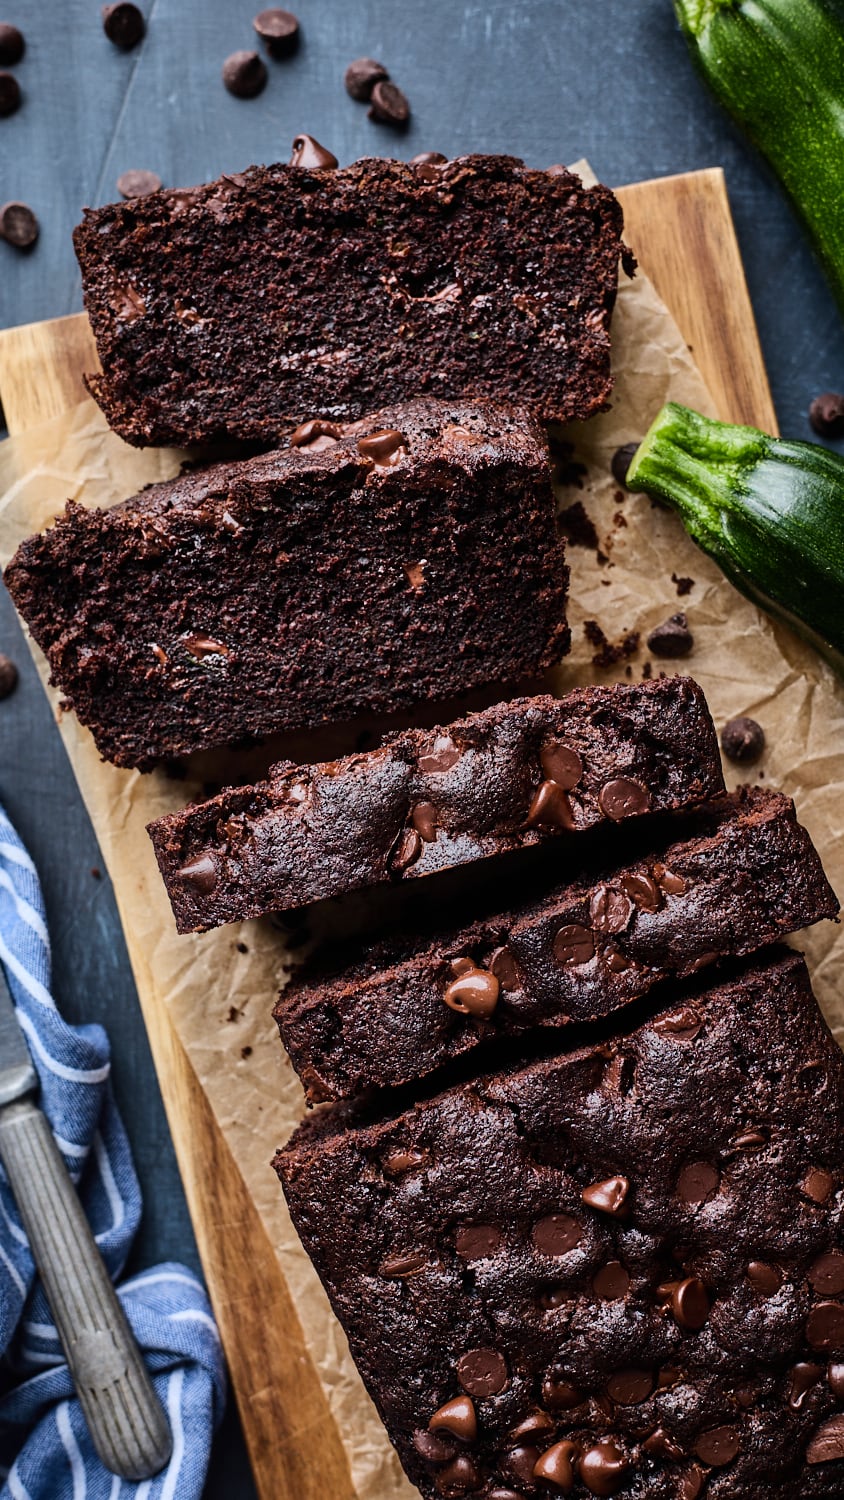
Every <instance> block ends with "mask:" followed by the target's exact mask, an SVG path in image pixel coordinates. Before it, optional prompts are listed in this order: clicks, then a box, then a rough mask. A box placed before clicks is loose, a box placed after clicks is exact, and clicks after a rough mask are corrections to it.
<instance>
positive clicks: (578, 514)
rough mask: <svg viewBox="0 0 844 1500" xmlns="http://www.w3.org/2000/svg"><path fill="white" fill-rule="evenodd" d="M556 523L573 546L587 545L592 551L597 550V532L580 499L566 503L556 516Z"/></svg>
mask: <svg viewBox="0 0 844 1500" xmlns="http://www.w3.org/2000/svg"><path fill="white" fill-rule="evenodd" d="M557 524H558V525H559V528H560V530H561V532H562V533H563V536H564V537H566V539H567V540H568V541H569V542H571V545H572V546H573V547H589V548H591V550H592V551H593V552H595V551H596V550H597V547H598V533H597V531H596V530H595V523H594V521H593V520H592V517H591V516H590V515H589V514H588V512H587V510H586V507H585V505H584V504H583V501H582V500H574V501H572V504H571V505H566V506H565V507H564V509H563V510H561V511H560V513H559V515H558V516H557Z"/></svg>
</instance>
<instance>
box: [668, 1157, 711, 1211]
mask: <svg viewBox="0 0 844 1500" xmlns="http://www.w3.org/2000/svg"><path fill="white" fill-rule="evenodd" d="M720 1180H721V1179H720V1175H719V1173H718V1171H717V1169H716V1168H715V1167H713V1166H711V1165H710V1164H709V1162H708V1161H692V1162H689V1165H688V1166H687V1167H684V1168H683V1170H682V1172H681V1173H680V1176H679V1177H678V1178H677V1197H678V1198H680V1199H681V1200H682V1201H683V1203H706V1201H707V1199H709V1198H711V1197H712V1196H713V1195H714V1194H715V1193H717V1191H718V1184H719V1182H720Z"/></svg>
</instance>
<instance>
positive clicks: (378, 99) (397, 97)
mask: <svg viewBox="0 0 844 1500" xmlns="http://www.w3.org/2000/svg"><path fill="white" fill-rule="evenodd" d="M370 101H371V102H370V105H369V111H368V113H369V118H370V120H377V121H378V122H379V123H380V124H382V125H395V126H398V127H401V126H402V125H406V124H407V122H408V120H409V119H410V105H409V104H408V102H407V100H406V98H405V96H404V94H403V93H402V91H401V89H400V88H397V87H396V85H395V84H394V83H391V82H390V80H389V79H388V78H379V80H378V82H377V83H376V84H375V86H374V87H373V90H372V93H371V95H370Z"/></svg>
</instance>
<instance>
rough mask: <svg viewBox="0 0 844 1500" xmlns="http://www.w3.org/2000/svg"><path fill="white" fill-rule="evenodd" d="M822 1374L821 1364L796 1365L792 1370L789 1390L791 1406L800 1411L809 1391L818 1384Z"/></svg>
mask: <svg viewBox="0 0 844 1500" xmlns="http://www.w3.org/2000/svg"><path fill="white" fill-rule="evenodd" d="M822 1375H823V1369H822V1368H821V1366H820V1365H809V1364H799V1365H795V1366H794V1368H793V1369H792V1371H791V1384H790V1386H789V1391H788V1404H789V1406H791V1407H793V1409H794V1410H795V1411H799V1410H800V1408H801V1406H802V1405H803V1402H804V1401H805V1399H806V1396H807V1394H808V1392H809V1391H810V1390H811V1389H812V1387H813V1386H815V1385H817V1383H818V1381H819V1380H820V1378H821V1376H822Z"/></svg>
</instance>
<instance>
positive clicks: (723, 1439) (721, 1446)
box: [695, 1427, 741, 1468]
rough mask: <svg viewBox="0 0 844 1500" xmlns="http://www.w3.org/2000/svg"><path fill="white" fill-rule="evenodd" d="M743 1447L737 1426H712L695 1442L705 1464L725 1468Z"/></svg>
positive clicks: (696, 1449)
mask: <svg viewBox="0 0 844 1500" xmlns="http://www.w3.org/2000/svg"><path fill="white" fill-rule="evenodd" d="M740 1447H741V1442H740V1440H739V1435H738V1433H737V1432H736V1429H735V1427H710V1428H709V1430H708V1431H707V1432H702V1433H701V1434H700V1437H699V1438H698V1440H697V1442H696V1443H695V1453H696V1454H697V1456H698V1458H700V1459H702V1460H703V1462H704V1463H705V1464H711V1465H712V1467H713V1468H723V1466H724V1465H725V1464H731V1463H732V1461H733V1459H734V1458H735V1456H736V1454H737V1453H738V1451H739V1449H740Z"/></svg>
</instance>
